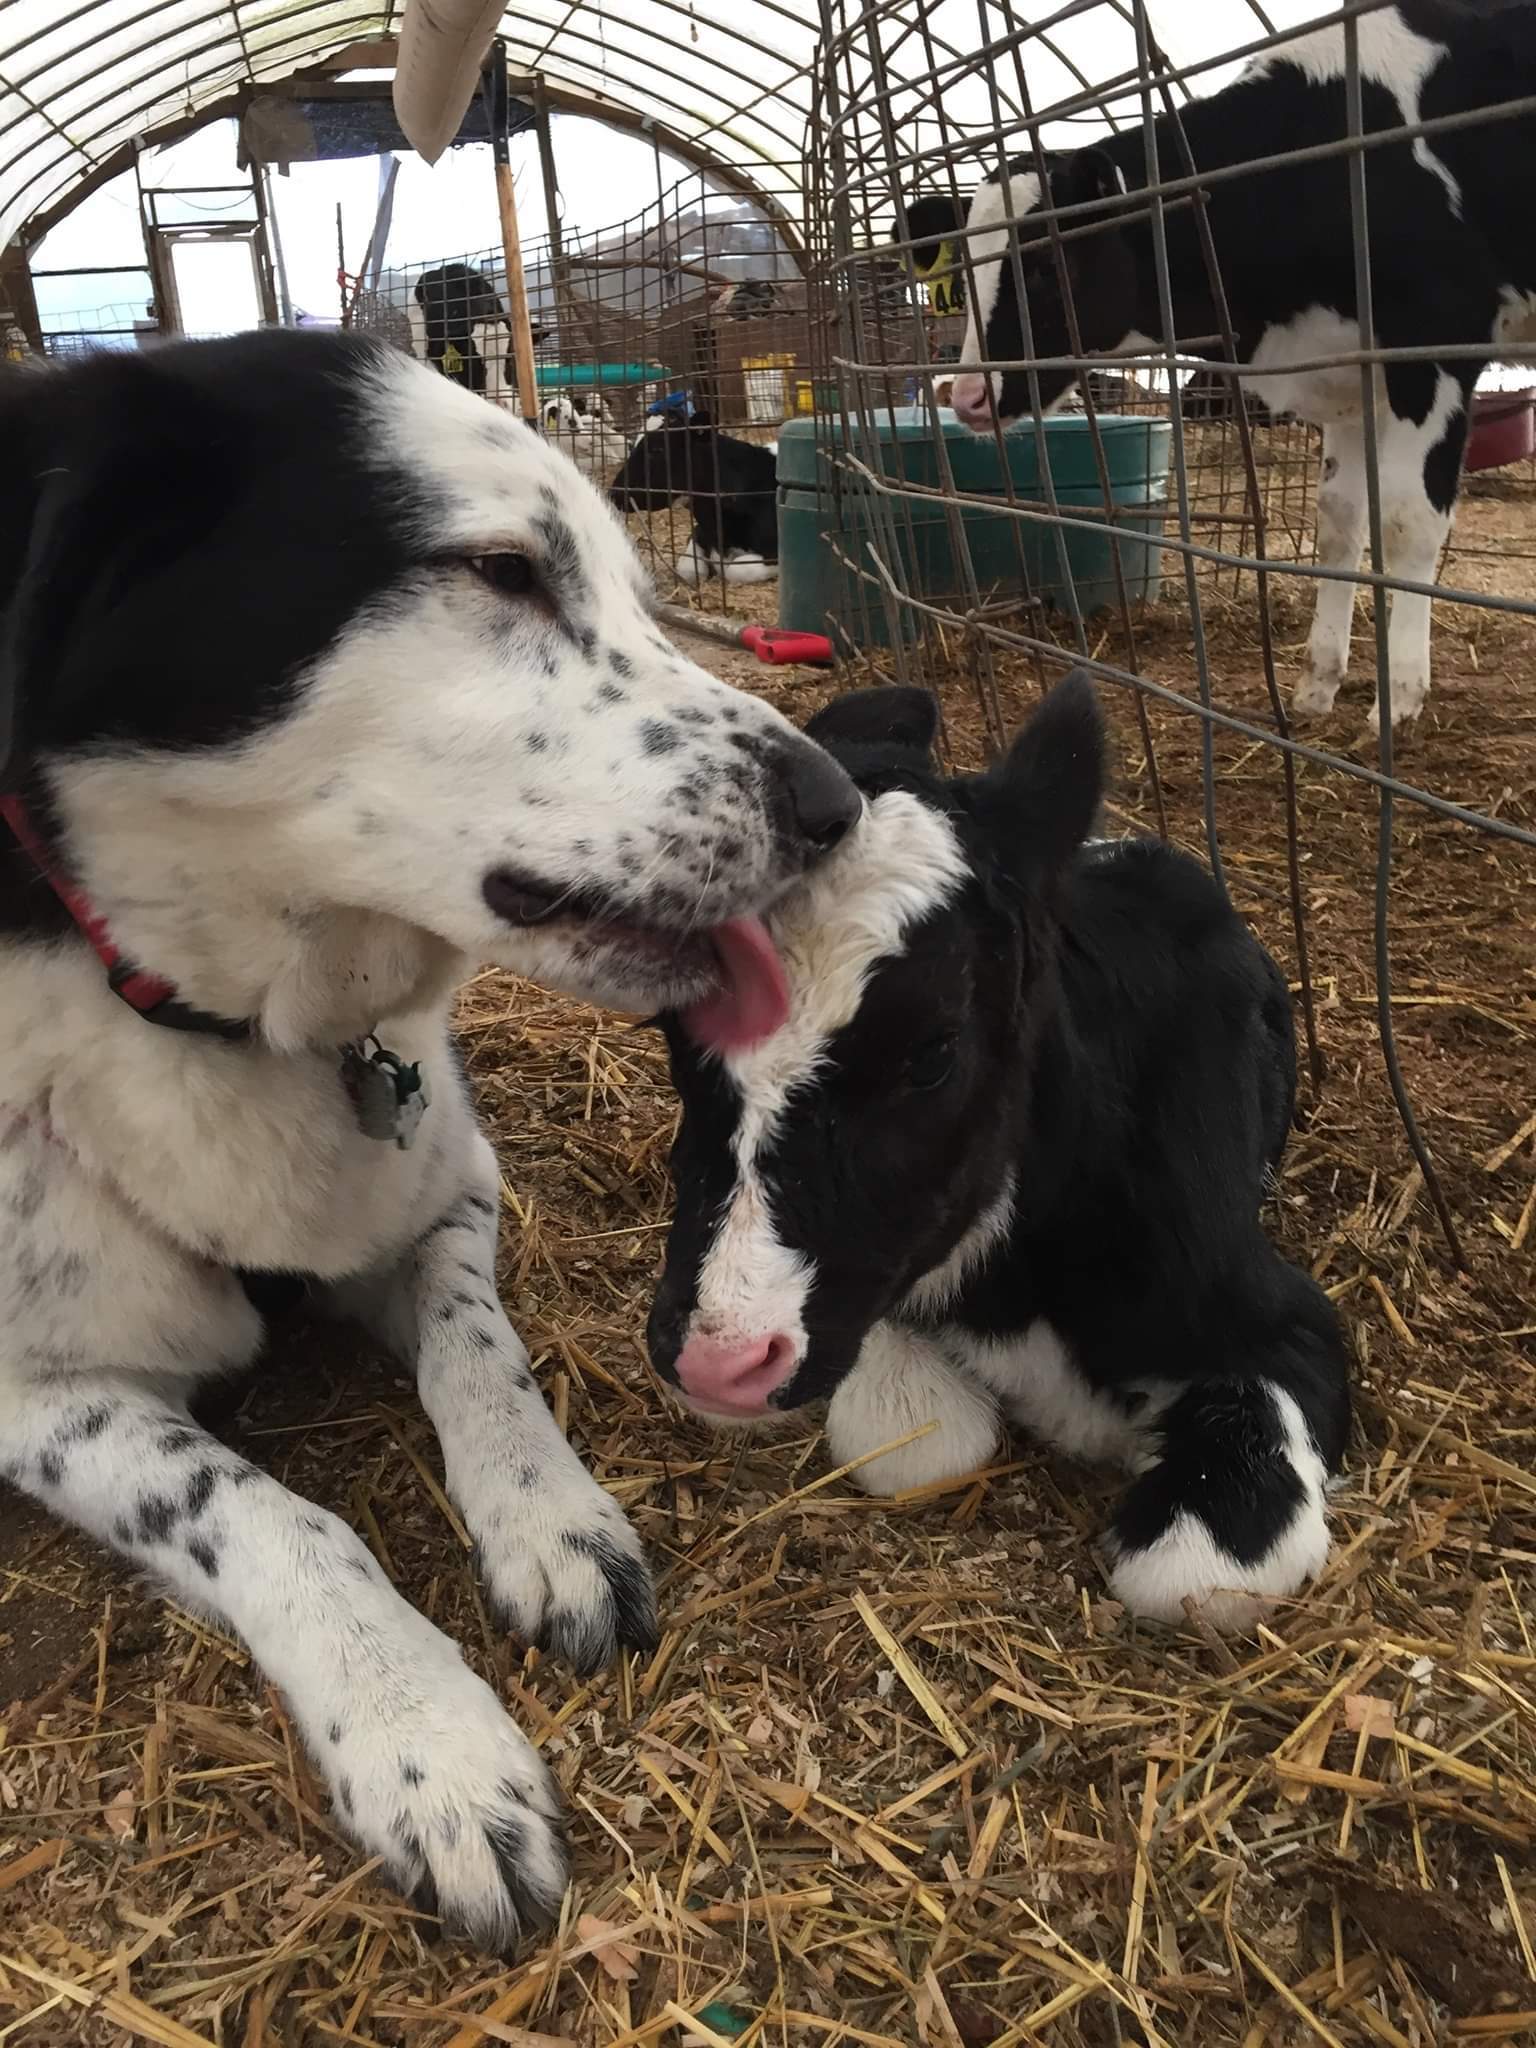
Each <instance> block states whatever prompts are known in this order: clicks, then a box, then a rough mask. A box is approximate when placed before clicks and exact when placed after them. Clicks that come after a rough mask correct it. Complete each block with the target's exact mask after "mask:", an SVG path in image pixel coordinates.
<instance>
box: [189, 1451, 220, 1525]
mask: <svg viewBox="0 0 1536 2048" xmlns="http://www.w3.org/2000/svg"><path fill="white" fill-rule="evenodd" d="M218 1483H219V1468H218V1467H217V1465H199V1466H198V1468H197V1470H196V1471H195V1472H194V1473H193V1474H192V1477H191V1478H190V1479H189V1480H188V1481H187V1490H186V1493H185V1495H184V1496H183V1499H182V1511H183V1513H185V1514H187V1515H189V1516H191V1517H192V1518H193V1520H194V1521H195V1520H196V1518H197V1517H198V1516H199V1515H200V1514H201V1513H202V1512H203V1509H204V1508H205V1507H207V1505H208V1503H209V1501H211V1500H212V1499H213V1493H214V1488H215V1487H216V1486H217V1485H218Z"/></svg>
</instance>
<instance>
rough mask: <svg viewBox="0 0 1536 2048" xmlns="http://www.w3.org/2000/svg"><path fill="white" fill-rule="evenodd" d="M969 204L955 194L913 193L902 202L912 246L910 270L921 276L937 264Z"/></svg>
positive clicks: (963, 222) (968, 201)
mask: <svg viewBox="0 0 1536 2048" xmlns="http://www.w3.org/2000/svg"><path fill="white" fill-rule="evenodd" d="M970 206H971V202H970V200H969V199H966V198H962V197H961V195H960V194H959V193H957V192H925V193H924V194H923V195H922V197H921V198H919V197H918V195H917V194H916V193H914V194H913V195H912V197H911V198H910V199H904V200H903V201H902V207H903V210H904V211H905V213H906V216H907V236H908V238H909V239H910V241H911V243H912V268H913V269H914V270H915V271H916V272H917V274H918V276H919V277H924V276H926V275H927V273H928V272H929V271H930V270H932V269H933V268H934V266H935V265H936V264H937V262H938V260H939V257H940V255H941V254H942V253H943V248H944V244H945V243H946V242H947V241H951V240H953V238H954V237H955V236H956V235H958V234H959V232H960V230H961V229H962V228H963V227H964V226H965V217H966V215H967V213H969V211H970Z"/></svg>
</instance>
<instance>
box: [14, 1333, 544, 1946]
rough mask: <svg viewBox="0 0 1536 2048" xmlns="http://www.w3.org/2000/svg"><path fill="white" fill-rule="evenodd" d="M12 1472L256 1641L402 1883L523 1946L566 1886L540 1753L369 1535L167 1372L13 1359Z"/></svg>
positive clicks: (483, 1942) (341, 1801)
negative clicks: (22, 1373)
mask: <svg viewBox="0 0 1536 2048" xmlns="http://www.w3.org/2000/svg"><path fill="white" fill-rule="evenodd" d="M0 1383H3V1393H4V1399H3V1402H0V1410H3V1444H4V1450H3V1463H0V1470H3V1472H4V1474H5V1476H6V1477H7V1478H9V1479H11V1480H12V1481H13V1482H14V1483H15V1484H16V1485H18V1486H20V1487H22V1488H23V1489H24V1490H25V1491H26V1492H28V1493H30V1494H32V1495H33V1496H34V1497H35V1498H36V1499H38V1500H39V1501H41V1502H42V1503H43V1504H44V1505H45V1506H46V1507H48V1508H49V1509H51V1510H52V1511H53V1512H54V1513H55V1514H60V1515H64V1516H67V1517H68V1518H69V1519H70V1520H72V1521H75V1522H78V1523H79V1524H80V1525H81V1526H82V1527H83V1528H86V1529H88V1530H90V1531H91V1533H92V1534H93V1535H96V1536H98V1537H100V1538H101V1540H102V1541H103V1542H105V1543H108V1544H110V1545H112V1546H113V1547H114V1548H115V1549H117V1550H119V1551H121V1552H123V1553H124V1554H125V1555H126V1556H127V1557H129V1558H130V1559H132V1561H133V1562H134V1563H135V1564H136V1565H139V1566H140V1567H142V1568H144V1569H146V1570H149V1571H152V1572H153V1573H154V1574H155V1576H156V1577H157V1578H158V1579H160V1580H161V1581H162V1582H164V1583H165V1584H166V1585H167V1586H168V1587H169V1588H170V1590H171V1592H172V1594H173V1595H174V1596H175V1597H176V1598H177V1599H179V1600H181V1601H182V1602H184V1603H185V1604H186V1605H187V1606H189V1607H193V1608H196V1609H200V1610H202V1611H203V1612H205V1613H208V1614H211V1615H212V1616H213V1617H214V1619H215V1620H216V1621H219V1622H222V1623H223V1624H224V1625H225V1626H227V1627H228V1628H230V1629H232V1630H234V1631H236V1632H237V1633H238V1634H240V1635H241V1636H243V1637H244V1639H245V1640H246V1642H247V1643H248V1644H249V1645H250V1647H251V1650H252V1653H253V1654H254V1656H255V1658H256V1660H257V1662H258V1663H259V1664H260V1665H261V1667H262V1668H263V1670H264V1671H266V1673H267V1674H268V1676H269V1677H271V1678H272V1679H273V1680H274V1681H275V1682H276V1683H277V1684H278V1685H279V1686H280V1687H281V1688H282V1690H283V1692H284V1694H285V1695H286V1697H287V1700H288V1704H289V1708H290V1710H291V1712H292V1714H293V1716H294V1719H295V1720H296V1722H297V1723H298V1725H299V1727H300V1729H301V1730H302V1732H303V1734H304V1738H305V1740H306V1742H307V1743H308V1745H309V1748H310V1750H311V1752H312V1754H313V1755H314V1758H315V1761H316V1763H317V1764H318V1765H319V1767H320V1770H321V1771H322V1772H323V1774H324V1776H325V1777H326V1779H327V1780H328V1782H329V1785H330V1789H331V1795H332V1797H333V1799H334V1800H335V1802H336V1805H337V1807H338V1809H339V1810H340V1812H341V1814H342V1815H343V1817H344V1819H345V1823H346V1825H347V1827H348V1828H349V1829H350V1830H351V1832H352V1833H353V1834H354V1835H355V1836H356V1837H357V1839H358V1841H359V1842H360V1843H361V1844H362V1846H363V1848H364V1850H365V1851H366V1852H368V1853H369V1854H372V1855H377V1856H381V1857H382V1858H383V1859H384V1862H385V1865H386V1867H387V1869H388V1870H389V1872H390V1874H391V1876H392V1877H393V1879H394V1880H395V1882H396V1883H397V1884H399V1885H400V1886H401V1887H402V1888H403V1889H405V1890H406V1891H408V1892H411V1891H414V1892H416V1894H417V1895H418V1897H420V1898H422V1900H423V1901H424V1902H426V1903H428V1904H430V1903H431V1902H432V1901H433V1900H435V1901H436V1904H437V1907H438V1909H440V1910H441V1912H442V1915H443V1918H444V1920H445V1921H447V1922H448V1923H450V1924H451V1925H453V1926H454V1927H456V1928H458V1929H461V1930H462V1931H463V1932H465V1933H466V1934H467V1935H468V1936H469V1937H470V1938H471V1940H473V1941H474V1942H475V1943H476V1944H477V1945H478V1946H479V1947H481V1948H485V1949H489V1950H495V1951H499V1950H505V1949H507V1948H509V1947H510V1946H511V1945H512V1943H513V1942H514V1941H515V1940H516V1938H517V1936H518V1933H519V1931H520V1929H521V1928H522V1927H524V1926H525V1925H527V1924H529V1923H531V1922H536V1921H539V1920H543V1919H547V1918H548V1917H549V1916H550V1915H551V1914H553V1912H554V1911H555V1910H556V1908H557V1907H558V1905H559V1902H560V1896H561V1893H562V1891H563V1890H564V1886H565V1869H566V1861H565V1847H564V1841H563V1837H562V1833H561V1826H560V1819H559V1806H558V1801H557V1797H556V1794H555V1791H554V1788H553V1786H552V1783H551V1780H550V1777H549V1774H548V1772H547V1771H546V1769H545V1767H544V1765H543V1763H542V1762H541V1760H540V1758H539V1756H538V1754H537V1753H536V1751H535V1750H534V1749H533V1747H532V1746H531V1744H529V1743H528V1742H527V1741H526V1740H525V1739H524V1737H523V1736H522V1735H521V1734H520V1733H519V1732H518V1730H517V1729H516V1728H515V1727H514V1725H513V1724H512V1722H511V1721H510V1720H509V1719H508V1718H507V1716H506V1714H505V1713H504V1712H503V1711H502V1708H501V1705H500V1703H499V1701H498V1700H497V1698H496V1696H495V1694H494V1693H493V1692H492V1691H491V1689H490V1687H489V1686H487V1685H485V1684H484V1683H483V1682H482V1681H481V1680H480V1679H479V1678H477V1677H476V1676H475V1675H474V1673H473V1672H472V1671H470V1670H469V1668H468V1667H467V1666H466V1665H465V1663H464V1660H463V1658H462V1657H461V1656H460V1655H459V1652H458V1650H457V1649H456V1648H455V1647H454V1645H453V1644H452V1643H451V1642H449V1640H448V1638H447V1637H446V1636H444V1635H443V1634H441V1633H440V1631H439V1630H437V1629H435V1628H434V1627H433V1626H432V1625H431V1623H430V1622H428V1621H427V1620H426V1619H425V1618H424V1616H422V1615H420V1614H418V1613H417V1612H416V1610H415V1609H414V1608H413V1607H410V1606H408V1605H407V1603H406V1602H405V1601H404V1600H402V1599H401V1597H400V1595H399V1594H398V1593H397V1592H396V1591H395V1590H394V1588H393V1587H392V1586H391V1585H390V1583H389V1581H388V1580H387V1579H386V1578H385V1576H384V1573H383V1572H382V1571H381V1570H380V1569H379V1566H378V1565H377V1564H376V1563H375V1561H374V1559H373V1557H372V1555H371V1554H370V1552H369V1550H368V1548H367V1546H366V1545H365V1544H364V1543H363V1542H362V1540H361V1538H360V1537H358V1536H357V1535H356V1533H355V1532H354V1531H353V1530H352V1529H350V1528H348V1526H347V1524H346V1523H345V1522H343V1521H341V1520H340V1519H339V1518H338V1517H337V1516H336V1515H332V1514H327V1513H325V1512H324V1511H323V1510H322V1509H320V1508H317V1507H314V1506H312V1505H311V1504H310V1503H309V1502H308V1501H305V1500H302V1499H300V1498H299V1497H298V1496H297V1495H296V1494H293V1493H290V1492H289V1491H288V1489H287V1488H286V1487H284V1486H282V1485H280V1484H279V1483H278V1481H277V1480H275V1479H272V1478H269V1477H268V1476H267V1475H266V1474H265V1473H263V1472H261V1471H259V1470H258V1469H257V1468H256V1467H255V1466H254V1465H250V1464H247V1463H246V1461H245V1460H244V1459H243V1458H240V1457H238V1456H237V1455H236V1454H235V1453H234V1452H233V1451H230V1450H228V1449H226V1448H225V1447H224V1446H223V1445H221V1444H220V1443H219V1442H218V1441H217V1439H216V1438H214V1437H211V1436H209V1435H208V1434H207V1433H206V1432H205V1431H203V1430H201V1429H199V1428H198V1427H197V1426H196V1425H195V1424H194V1423H193V1422H192V1421H191V1420H190V1418H189V1417H188V1415H187V1413H186V1411H185V1409H184V1408H182V1407H180V1406H179V1405H177V1404H176V1403H175V1402H173V1401H171V1400H168V1399H166V1398H165V1397H164V1396H163V1395H162V1394H161V1393H160V1391H159V1390H158V1386H157V1383H156V1381H155V1380H154V1379H152V1378H148V1377H140V1376H137V1375H134V1374H131V1373H127V1372H109V1371H82V1372H70V1371H68V1370H65V1369H62V1368H50V1369H49V1371H48V1372H47V1374H46V1376H44V1375H42V1374H38V1375H36V1376H35V1377H32V1378H27V1377H22V1378H20V1379H19V1380H18V1379H17V1378H16V1377H15V1376H14V1375H13V1374H10V1373H7V1374H4V1375H0Z"/></svg>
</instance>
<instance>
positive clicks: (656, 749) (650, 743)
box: [640, 718, 683, 755]
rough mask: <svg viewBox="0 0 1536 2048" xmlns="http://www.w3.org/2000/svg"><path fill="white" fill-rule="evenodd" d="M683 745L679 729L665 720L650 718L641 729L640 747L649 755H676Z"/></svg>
mask: <svg viewBox="0 0 1536 2048" xmlns="http://www.w3.org/2000/svg"><path fill="white" fill-rule="evenodd" d="M682 743H683V742H682V738H681V736H680V735H679V733H678V731H677V728H676V727H675V726H672V725H668V724H667V723H666V721H665V720H664V719H660V718H648V719H646V721H645V723H644V724H643V725H642V726H641V728H640V746H641V749H642V751H643V752H645V753H647V754H652V755H655V754H675V753H676V752H677V750H678V748H679V747H680V746H681V745H682Z"/></svg>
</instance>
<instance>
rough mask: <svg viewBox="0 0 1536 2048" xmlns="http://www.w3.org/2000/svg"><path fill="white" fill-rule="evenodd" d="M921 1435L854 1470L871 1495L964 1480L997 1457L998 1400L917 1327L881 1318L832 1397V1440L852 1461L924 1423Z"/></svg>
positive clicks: (838, 1454)
mask: <svg viewBox="0 0 1536 2048" xmlns="http://www.w3.org/2000/svg"><path fill="white" fill-rule="evenodd" d="M927 1424H932V1425H933V1426H932V1427H931V1428H929V1429H928V1430H927V1433H926V1434H925V1435H923V1436H920V1437H916V1438H914V1439H913V1441H912V1442H911V1443H908V1444H903V1445H902V1447H901V1448H900V1449H899V1450H892V1451H883V1452H882V1455H881V1456H879V1457H875V1458H870V1459H869V1462H868V1463H867V1464H863V1465H860V1467H859V1469H858V1470H857V1471H856V1472H853V1473H851V1474H850V1475H849V1476H850V1477H851V1478H852V1479H853V1480H854V1481H855V1483H856V1484H857V1485H859V1486H861V1487H862V1488H863V1489H864V1491H865V1492H866V1493H873V1494H878V1495H880V1496H882V1497H887V1498H888V1497H889V1496H890V1495H892V1494H897V1493H907V1492H910V1491H911V1490H912V1489H913V1488H915V1487H920V1486H932V1485H934V1484H935V1483H936V1482H937V1481H939V1480H942V1479H957V1478H962V1477H963V1476H964V1475H965V1474H966V1473H967V1472H975V1471H976V1470H978V1469H979V1468H980V1467H981V1466H983V1465H987V1464H989V1463H990V1462H991V1460H992V1456H993V1454H994V1452H995V1451H996V1450H997V1447H998V1444H999V1442H1000V1440H1001V1437H1002V1418H1001V1416H1000V1415H999V1413H998V1407H997V1403H996V1402H995V1401H994V1400H993V1398H992V1396H991V1395H990V1394H989V1393H988V1392H987V1390H986V1388H985V1387H982V1386H979V1385H978V1384H977V1383H976V1381H975V1380H973V1379H970V1378H968V1377H967V1376H966V1375H965V1374H964V1373H962V1372H960V1371H959V1370H958V1369H957V1368H956V1367H955V1366H953V1365H952V1364H951V1363H950V1361H949V1360H948V1359H947V1358H946V1357H945V1356H944V1355H943V1353H942V1352H941V1351H939V1350H938V1349H937V1348H936V1347H935V1346H934V1344H933V1342H932V1340H931V1339H929V1338H927V1337H924V1336H923V1335H921V1334H920V1333H919V1332H917V1331H914V1330H904V1329H900V1328H898V1327H897V1326H896V1325H894V1324H888V1323H883V1324H878V1325H877V1326H876V1327H875V1329H873V1330H872V1331H871V1332H870V1334H869V1336H868V1337H866V1338H865V1340H864V1348H863V1350H862V1351H861V1352H860V1353H859V1362H858V1364H857V1365H856V1366H855V1367H854V1369H853V1371H852V1372H851V1373H849V1375H848V1377H847V1378H846V1379H845V1380H844V1381H843V1383H842V1385H841V1386H840V1387H839V1388H838V1390H837V1392H836V1393H835V1394H834V1395H833V1396H832V1400H831V1404H830V1406H829V1407H828V1409H827V1444H828V1448H829V1449H830V1451H831V1454H832V1460H833V1463H834V1464H835V1465H848V1464H851V1463H852V1462H853V1460H854V1459H855V1458H862V1457H865V1456H866V1455H867V1454H868V1453H869V1452H871V1451H881V1448H882V1446H883V1445H885V1444H890V1443H896V1442H899V1440H900V1439H901V1438H902V1437H904V1436H910V1435H911V1433H912V1432H913V1431H914V1430H919V1429H923V1428H924V1427H925V1425H927Z"/></svg>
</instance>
